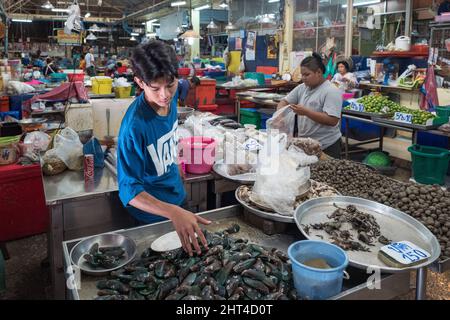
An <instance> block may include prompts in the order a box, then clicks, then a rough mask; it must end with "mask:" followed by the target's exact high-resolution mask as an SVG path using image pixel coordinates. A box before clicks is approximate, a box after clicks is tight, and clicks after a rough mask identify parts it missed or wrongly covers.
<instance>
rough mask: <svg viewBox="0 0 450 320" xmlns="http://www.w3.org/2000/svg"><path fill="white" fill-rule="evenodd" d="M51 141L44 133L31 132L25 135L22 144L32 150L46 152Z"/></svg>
mask: <svg viewBox="0 0 450 320" xmlns="http://www.w3.org/2000/svg"><path fill="white" fill-rule="evenodd" d="M51 140H52V138H51V137H50V136H49V135H48V134H46V133H45V132H42V131H33V132H30V133H27V135H26V137H25V139H24V140H23V143H24V144H25V145H30V146H31V148H32V149H33V150H35V151H39V152H40V151H46V150H47V148H48V145H49V144H50V141H51Z"/></svg>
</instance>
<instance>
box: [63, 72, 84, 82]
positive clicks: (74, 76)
mask: <svg viewBox="0 0 450 320" xmlns="http://www.w3.org/2000/svg"><path fill="white" fill-rule="evenodd" d="M67 77H68V78H69V81H70V82H77V81H84V73H68V74H67Z"/></svg>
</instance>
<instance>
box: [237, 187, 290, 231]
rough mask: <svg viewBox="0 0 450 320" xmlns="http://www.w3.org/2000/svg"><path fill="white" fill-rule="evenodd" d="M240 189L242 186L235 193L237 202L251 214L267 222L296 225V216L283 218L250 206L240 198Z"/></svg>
mask: <svg viewBox="0 0 450 320" xmlns="http://www.w3.org/2000/svg"><path fill="white" fill-rule="evenodd" d="M240 188H242V186H241V187H239V188H237V189H236V191H235V192H234V194H235V197H236V200H237V201H238V202H239V203H240V204H241V205H242V206H243V207H244V208H245V209H247V210H248V211H249V212H251V213H253V214H255V215H257V216H259V217H261V218H264V219H267V220H272V221H277V222H283V223H295V221H294V216H283V215H281V214H278V213H275V212H266V211H263V210H260V209H258V208H256V207H254V206H251V205H249V204H248V203H247V202H245V201H244V200H242V199H241V198H240V197H239V190H240Z"/></svg>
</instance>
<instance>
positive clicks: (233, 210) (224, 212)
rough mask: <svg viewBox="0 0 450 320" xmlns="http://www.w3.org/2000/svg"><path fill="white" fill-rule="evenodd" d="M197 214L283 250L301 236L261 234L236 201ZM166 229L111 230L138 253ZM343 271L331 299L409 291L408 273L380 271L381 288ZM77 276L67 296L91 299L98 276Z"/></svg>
mask: <svg viewBox="0 0 450 320" xmlns="http://www.w3.org/2000/svg"><path fill="white" fill-rule="evenodd" d="M200 215H201V216H202V217H204V218H206V219H209V220H211V221H212V224H211V225H208V226H206V228H207V229H208V230H210V231H212V232H214V231H220V230H223V229H224V228H227V227H229V226H230V225H231V224H232V223H238V224H239V225H240V226H241V230H240V231H239V233H237V234H236V236H237V237H239V238H243V239H248V240H249V241H251V242H253V243H257V244H259V245H263V246H267V247H273V248H277V249H280V250H282V251H284V252H286V251H287V248H288V246H289V245H290V244H291V243H293V242H295V241H297V240H300V239H302V238H301V234H300V233H299V232H298V230H296V229H297V228H295V227H293V228H291V229H290V232H288V233H286V234H276V235H271V236H269V235H266V234H264V233H263V232H262V231H260V230H258V229H255V228H254V227H252V226H251V225H249V224H247V223H246V222H245V221H244V220H243V219H244V218H243V214H242V207H241V206H239V205H235V206H230V207H226V208H221V209H216V210H212V211H206V212H203V213H201V214H200ZM170 231H173V225H172V223H171V222H170V221H163V222H159V223H155V224H150V225H145V226H140V227H137V228H132V229H127V230H117V231H115V233H119V234H123V235H125V236H128V237H130V238H131V239H133V240H134V241H135V242H136V243H137V249H138V254H139V255H140V254H141V253H142V251H144V250H145V249H146V248H148V247H149V246H150V244H151V243H152V242H153V241H154V240H155V239H157V238H158V237H159V236H161V235H163V234H165V233H167V232H170ZM82 240H83V239H73V240H67V241H64V242H63V243H62V249H63V252H64V261H65V266H66V267H68V266H70V265H71V262H70V256H69V252H70V250H71V249H72V248H73V247H74V246H75V245H76V244H77V243H79V242H80V241H82ZM66 270H67V272H66V273H65V275H66V279H68V280H72V279H77V276H76V275H75V274H74V272H73V270H72V271H71V270H70V269H66ZM347 272H348V273H349V274H350V280H344V283H343V285H342V292H341V293H340V294H338V295H336V296H335V297H332V298H331V299H332V300H334V299H339V300H343V299H350V300H356V299H365V300H366V299H392V298H394V297H396V296H399V295H403V294H406V293H407V292H408V291H409V274H381V283H380V285H381V288H382V290H370V289H368V288H367V278H368V277H369V275H368V274H366V273H365V272H363V271H361V270H359V269H356V268H353V267H348V268H347ZM79 280H80V283H79V285H80V286H79V287H77V286H75V285H74V286H70V288H69V291H68V297H69V298H71V299H75V300H80V299H83V300H85V299H87V300H90V299H93V297H94V296H96V294H97V291H98V289H97V288H96V282H97V281H98V280H99V279H98V277H92V276H89V275H84V274H82V275H81V277H80V278H79ZM69 282H71V281H68V283H69Z"/></svg>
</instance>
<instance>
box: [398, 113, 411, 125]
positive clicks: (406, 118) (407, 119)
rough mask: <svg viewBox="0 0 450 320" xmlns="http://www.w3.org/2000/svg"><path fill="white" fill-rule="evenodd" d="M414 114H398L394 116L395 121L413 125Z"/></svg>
mask: <svg viewBox="0 0 450 320" xmlns="http://www.w3.org/2000/svg"><path fill="white" fill-rule="evenodd" d="M412 118H413V116H412V114H408V113H403V112H396V113H395V115H394V120H395V121H398V122H403V123H412Z"/></svg>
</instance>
